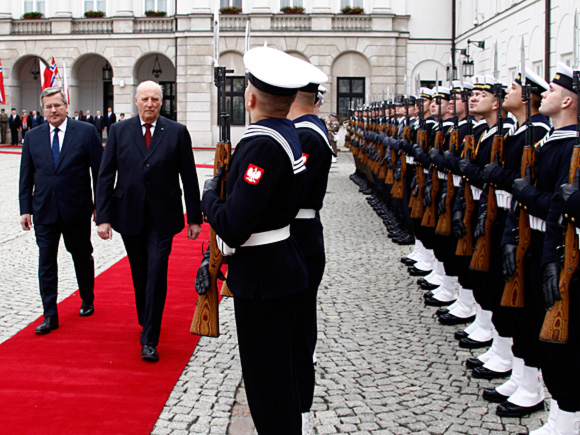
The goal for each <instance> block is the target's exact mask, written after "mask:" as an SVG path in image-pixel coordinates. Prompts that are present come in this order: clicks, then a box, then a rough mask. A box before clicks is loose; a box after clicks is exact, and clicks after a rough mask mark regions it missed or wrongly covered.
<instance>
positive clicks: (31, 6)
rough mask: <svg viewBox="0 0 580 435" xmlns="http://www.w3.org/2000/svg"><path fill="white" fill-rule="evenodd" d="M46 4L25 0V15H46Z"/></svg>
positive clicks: (40, 1)
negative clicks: (33, 13) (37, 13)
mask: <svg viewBox="0 0 580 435" xmlns="http://www.w3.org/2000/svg"><path fill="white" fill-rule="evenodd" d="M44 3H45V1H44V0H24V13H25V14H26V13H28V12H40V13H41V14H43V15H44V14H45V12H44Z"/></svg>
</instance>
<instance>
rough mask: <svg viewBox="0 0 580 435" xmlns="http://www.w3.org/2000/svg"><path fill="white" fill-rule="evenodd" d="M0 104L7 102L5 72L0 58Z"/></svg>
mask: <svg viewBox="0 0 580 435" xmlns="http://www.w3.org/2000/svg"><path fill="white" fill-rule="evenodd" d="M0 104H6V95H5V94H4V73H3V72H2V61H1V60H0Z"/></svg>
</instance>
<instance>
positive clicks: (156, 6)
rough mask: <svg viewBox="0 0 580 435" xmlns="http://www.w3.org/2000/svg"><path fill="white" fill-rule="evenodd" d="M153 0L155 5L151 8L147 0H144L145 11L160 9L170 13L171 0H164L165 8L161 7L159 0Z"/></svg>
mask: <svg viewBox="0 0 580 435" xmlns="http://www.w3.org/2000/svg"><path fill="white" fill-rule="evenodd" d="M151 1H153V4H154V7H153V8H151V9H149V8H148V7H147V0H143V10H145V11H160V12H165V13H166V14H169V2H168V0H164V1H165V9H159V0H151Z"/></svg>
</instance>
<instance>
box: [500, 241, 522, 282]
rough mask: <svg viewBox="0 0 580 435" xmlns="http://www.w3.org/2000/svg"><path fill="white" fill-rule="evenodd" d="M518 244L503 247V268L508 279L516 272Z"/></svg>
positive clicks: (505, 277) (504, 275)
mask: <svg viewBox="0 0 580 435" xmlns="http://www.w3.org/2000/svg"><path fill="white" fill-rule="evenodd" d="M517 250H518V246H517V245H511V244H507V245H503V246H502V248H501V264H502V270H503V277H504V279H505V280H506V281H507V280H508V279H509V278H510V277H512V276H513V275H514V273H516V252H517Z"/></svg>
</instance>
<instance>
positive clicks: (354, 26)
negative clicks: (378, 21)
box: [332, 15, 373, 32]
mask: <svg viewBox="0 0 580 435" xmlns="http://www.w3.org/2000/svg"><path fill="white" fill-rule="evenodd" d="M372 29H373V19H372V17H371V16H369V15H336V16H334V17H332V30H335V31H341V32H348V31H351V32H357V31H358V32H360V31H369V30H372Z"/></svg>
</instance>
